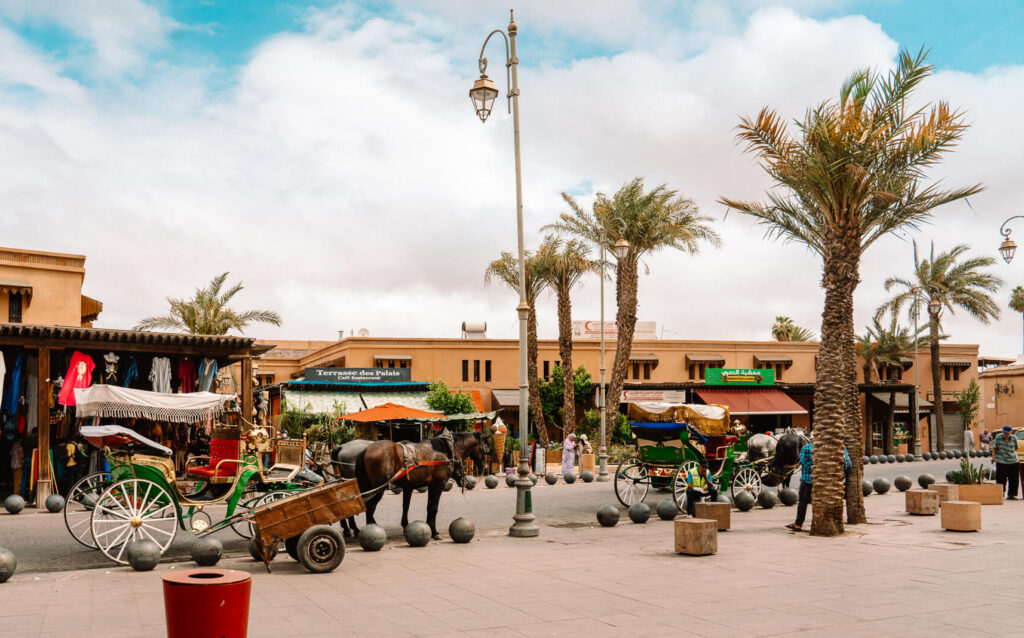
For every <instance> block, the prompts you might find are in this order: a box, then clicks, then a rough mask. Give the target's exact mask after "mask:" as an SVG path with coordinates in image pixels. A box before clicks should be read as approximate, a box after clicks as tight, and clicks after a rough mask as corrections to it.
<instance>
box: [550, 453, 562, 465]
mask: <svg viewBox="0 0 1024 638" xmlns="http://www.w3.org/2000/svg"><path fill="white" fill-rule="evenodd" d="M548 463H558V464H561V463H562V451H561V450H548Z"/></svg>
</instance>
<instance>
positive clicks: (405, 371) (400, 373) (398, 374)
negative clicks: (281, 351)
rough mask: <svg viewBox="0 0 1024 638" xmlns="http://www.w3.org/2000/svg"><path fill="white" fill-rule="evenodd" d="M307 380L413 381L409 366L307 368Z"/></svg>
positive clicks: (344, 381)
mask: <svg viewBox="0 0 1024 638" xmlns="http://www.w3.org/2000/svg"><path fill="white" fill-rule="evenodd" d="M305 377H306V381H321V382H323V381H327V382H334V383H387V382H402V381H412V370H411V369H409V368H306V372H305Z"/></svg>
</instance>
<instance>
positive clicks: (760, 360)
mask: <svg viewBox="0 0 1024 638" xmlns="http://www.w3.org/2000/svg"><path fill="white" fill-rule="evenodd" d="M776 363H781V364H783V365H785V366H791V365H793V357H791V356H789V355H788V354H774V353H761V354H755V355H754V367H755V368H757V367H760V366H761V365H762V364H771V365H775V364H776Z"/></svg>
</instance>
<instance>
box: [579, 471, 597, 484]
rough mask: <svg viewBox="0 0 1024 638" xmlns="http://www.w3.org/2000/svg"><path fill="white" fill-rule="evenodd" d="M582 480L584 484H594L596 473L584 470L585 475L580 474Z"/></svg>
mask: <svg viewBox="0 0 1024 638" xmlns="http://www.w3.org/2000/svg"><path fill="white" fill-rule="evenodd" d="M580 478H581V479H583V482H584V483H592V482H593V481H594V473H593V472H591V471H590V470H583V474H580Z"/></svg>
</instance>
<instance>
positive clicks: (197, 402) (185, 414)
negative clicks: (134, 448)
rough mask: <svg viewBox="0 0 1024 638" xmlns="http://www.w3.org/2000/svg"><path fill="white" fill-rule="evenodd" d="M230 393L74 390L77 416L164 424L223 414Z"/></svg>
mask: <svg viewBox="0 0 1024 638" xmlns="http://www.w3.org/2000/svg"><path fill="white" fill-rule="evenodd" d="M234 398H235V395H233V394H215V393H213V392H190V393H188V394H165V393H162V392H149V391H148V390H135V389H132V388H122V387H120V386H116V385H104V384H98V385H94V386H91V387H88V388H79V389H76V390H75V402H76V404H77V407H78V411H77V415H78V416H80V417H94V416H98V417H107V418H112V419H113V418H124V419H149V420H150V421H165V422H168V423H202V422H204V421H207V420H209V419H214V418H216V417H219V416H220V415H221V414H223V413H224V404H225V403H226V402H228V401H231V400H232V399H234Z"/></svg>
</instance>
